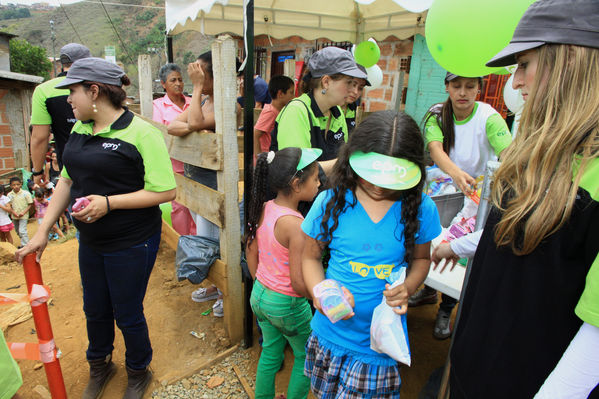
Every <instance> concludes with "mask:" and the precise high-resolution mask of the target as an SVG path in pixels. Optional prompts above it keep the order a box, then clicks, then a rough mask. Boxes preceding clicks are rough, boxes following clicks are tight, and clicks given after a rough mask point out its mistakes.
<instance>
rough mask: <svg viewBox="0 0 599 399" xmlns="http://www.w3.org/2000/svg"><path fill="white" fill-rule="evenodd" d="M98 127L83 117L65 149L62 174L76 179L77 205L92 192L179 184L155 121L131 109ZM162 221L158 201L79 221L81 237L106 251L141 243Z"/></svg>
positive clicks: (73, 195) (164, 188)
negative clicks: (84, 221) (103, 126)
mask: <svg viewBox="0 0 599 399" xmlns="http://www.w3.org/2000/svg"><path fill="white" fill-rule="evenodd" d="M92 128H93V122H91V121H88V122H81V121H78V122H77V123H76V124H75V126H73V132H72V133H71V137H70V138H69V141H68V142H67V145H66V146H65V149H64V155H63V160H64V168H63V169H62V172H61V174H62V176H63V177H66V178H68V179H71V180H72V181H73V184H72V186H71V204H73V203H74V202H75V199H76V198H79V197H85V196H87V195H91V194H97V195H117V194H127V193H132V192H135V191H138V190H142V189H144V190H147V191H154V192H163V191H168V190H172V189H174V188H175V187H176V184H175V178H174V176H173V168H172V166H171V161H170V158H169V155H168V151H167V149H166V145H165V143H164V138H163V137H162V133H161V132H160V131H159V130H158V129H156V128H155V127H154V126H152V125H150V124H149V123H147V122H145V121H143V120H142V119H140V118H138V117H136V116H134V115H133V113H132V112H130V111H129V110H126V111H125V112H124V113H123V114H122V115H121V116H120V117H119V119H117V120H116V121H115V122H113V124H112V125H111V126H110V127H107V128H105V129H104V130H102V131H100V132H98V133H96V134H95V135H94V134H93V133H92ZM161 225H162V220H161V214H160V209H159V208H158V206H152V207H149V208H139V209H115V210H113V211H111V212H109V213H108V214H106V215H105V216H103V217H101V218H100V219H98V220H97V221H96V222H94V223H83V222H80V221H78V220H75V226H76V227H77V229H78V230H79V232H80V233H81V236H80V239H81V242H82V243H84V244H86V245H89V246H90V247H92V248H94V249H96V250H99V251H102V252H111V251H118V250H122V249H126V248H129V247H131V246H133V245H136V244H139V243H140V242H143V241H144V240H146V239H148V238H149V237H150V236H152V235H153V234H155V233H156V232H158V231H159V230H160V228H161Z"/></svg>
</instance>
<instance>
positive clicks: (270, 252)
mask: <svg viewBox="0 0 599 399" xmlns="http://www.w3.org/2000/svg"><path fill="white" fill-rule="evenodd" d="M287 215H291V216H297V217H298V218H300V219H303V218H304V217H303V216H302V215H301V214H300V213H299V212H297V211H294V210H292V209H289V208H287V207H284V206H279V205H277V204H275V202H274V200H270V201H268V202H267V203H266V204H264V217H263V218H262V224H261V225H260V227H258V231H257V232H256V239H257V240H258V270H257V271H256V278H257V279H258V280H259V281H260V282H261V283H262V284H263V285H265V286H266V287H268V288H270V289H271V290H273V291H276V292H278V293H281V294H284V295H289V296H294V297H300V296H301V295H298V294H297V292H295V291H294V290H293V287H292V286H291V278H290V275H289V250H288V249H287V248H285V247H284V246H282V245H281V244H280V243H279V242H278V241H277V239H276V237H275V231H274V230H275V224H276V223H277V220H278V219H279V218H280V217H281V216H287ZM298 234H301V233H300V232H298Z"/></svg>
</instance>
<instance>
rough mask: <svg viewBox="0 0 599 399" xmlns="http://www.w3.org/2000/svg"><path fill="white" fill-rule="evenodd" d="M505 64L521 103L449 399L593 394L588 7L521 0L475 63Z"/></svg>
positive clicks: (593, 188) (597, 162) (596, 344)
mask: <svg viewBox="0 0 599 399" xmlns="http://www.w3.org/2000/svg"><path fill="white" fill-rule="evenodd" d="M515 63H517V64H518V69H517V70H516V72H515V74H514V84H513V85H514V89H520V90H521V91H522V95H523V97H524V99H525V100H526V102H525V105H524V109H523V113H522V119H521V124H520V128H519V130H518V131H519V133H518V135H517V136H516V139H515V141H514V144H513V145H512V146H510V147H509V148H507V150H506V151H504V153H503V154H502V158H503V160H502V164H501V166H500V168H499V169H498V170H497V172H496V173H495V177H494V182H493V187H492V201H493V205H494V207H493V209H492V210H491V213H490V214H489V218H488V220H487V222H486V225H485V228H484V232H483V235H482V238H481V240H480V243H479V246H478V250H477V253H476V256H475V258H474V263H473V266H472V272H471V275H470V280H469V281H468V285H467V287H465V290H466V291H465V295H464V299H463V304H462V313H461V318H460V320H459V325H458V328H457V330H456V336H455V341H454V345H453V349H452V351H451V366H452V368H451V397H452V398H454V397H455V398H491V399H492V398H532V397H535V398H553V399H561V398H587V397H590V398H597V397H599V389H595V390H594V391H593V388H595V386H596V385H597V384H598V383H599V96H598V95H597V93H599V2H597V1H596V0H542V1H538V2H536V3H533V4H532V5H531V6H530V7H529V8H528V10H527V11H526V12H525V13H524V15H523V17H522V19H521V20H520V22H519V23H518V26H517V27H516V31H515V33H514V37H513V38H512V40H511V42H510V44H509V45H508V46H507V47H506V48H505V49H504V50H502V51H501V52H500V53H499V54H498V55H496V56H495V57H494V58H493V59H492V60H491V61H489V62H488V63H487V65H488V66H492V67H499V66H504V65H511V64H515ZM591 391H592V392H591ZM589 394H590V396H589Z"/></svg>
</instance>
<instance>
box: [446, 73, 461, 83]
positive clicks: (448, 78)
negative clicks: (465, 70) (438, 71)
mask: <svg viewBox="0 0 599 399" xmlns="http://www.w3.org/2000/svg"><path fill="white" fill-rule="evenodd" d="M456 78H459V76H458V75H456V74H454V73H451V72H447V74H446V75H445V83H447V82H451V81H452V80H454V79H456Z"/></svg>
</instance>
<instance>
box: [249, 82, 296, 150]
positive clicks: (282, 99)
mask: <svg viewBox="0 0 599 399" xmlns="http://www.w3.org/2000/svg"><path fill="white" fill-rule="evenodd" d="M294 89H295V84H294V83H293V79H291V78H289V77H287V76H284V75H278V76H273V77H272V78H270V82H269V83H268V92H269V93H270V96H271V97H272V102H271V103H270V104H265V105H264V108H263V109H262V112H261V113H260V117H258V121H257V122H256V124H255V125H254V160H255V159H256V157H257V156H258V154H260V153H261V152H267V151H268V149H269V148H270V142H271V138H270V132H272V129H273V128H274V127H275V119H277V115H279V112H280V111H281V109H283V107H284V106H285V105H287V103H288V102H289V101H291V99H292V98H293V95H294V92H293V91H294Z"/></svg>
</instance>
